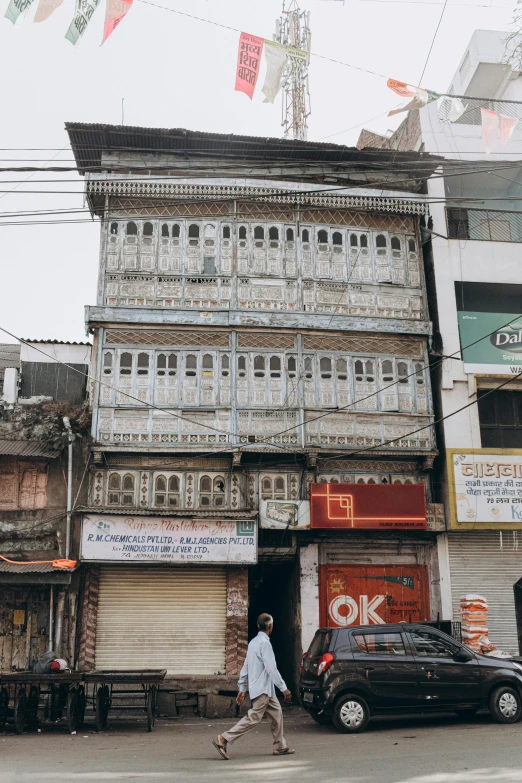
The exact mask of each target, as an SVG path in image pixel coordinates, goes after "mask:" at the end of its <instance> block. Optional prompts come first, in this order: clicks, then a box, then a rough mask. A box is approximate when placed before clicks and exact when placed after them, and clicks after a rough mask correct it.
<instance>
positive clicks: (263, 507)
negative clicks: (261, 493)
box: [259, 500, 310, 530]
mask: <svg viewBox="0 0 522 783" xmlns="http://www.w3.org/2000/svg"><path fill="white" fill-rule="evenodd" d="M259 519H260V522H261V527H267V528H271V529H272V530H307V529H308V528H309V527H310V503H309V501H308V500H262V501H261V502H260V504H259Z"/></svg>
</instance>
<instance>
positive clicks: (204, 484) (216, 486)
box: [199, 476, 225, 508]
mask: <svg viewBox="0 0 522 783" xmlns="http://www.w3.org/2000/svg"><path fill="white" fill-rule="evenodd" d="M199 505H200V506H201V507H207V508H208V507H214V508H220V507H223V506H224V505H225V480H224V478H223V476H215V477H214V478H213V479H212V478H211V477H210V476H201V478H200V480H199Z"/></svg>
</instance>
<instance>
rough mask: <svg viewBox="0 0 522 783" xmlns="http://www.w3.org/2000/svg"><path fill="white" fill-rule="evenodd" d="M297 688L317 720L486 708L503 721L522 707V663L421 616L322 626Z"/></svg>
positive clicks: (350, 726) (360, 723) (346, 725)
mask: <svg viewBox="0 0 522 783" xmlns="http://www.w3.org/2000/svg"><path fill="white" fill-rule="evenodd" d="M299 691H300V696H301V703H302V705H303V707H304V708H305V709H306V710H307V712H309V713H310V715H311V716H312V717H313V718H314V720H315V721H317V723H330V722H332V721H333V723H334V726H335V727H336V728H337V729H339V731H343V732H346V733H353V732H357V731H362V730H363V729H364V728H365V727H366V725H367V724H368V721H369V720H370V717H371V716H372V715H377V714H386V713H389V714H391V713H395V714H396V713H405V712H416V713H419V712H435V711H437V710H438V711H453V712H457V713H458V714H460V715H464V716H472V715H474V713H475V712H476V711H477V710H478V709H481V708H488V709H489V710H490V712H491V715H492V716H493V718H494V720H496V721H497V722H498V723H515V722H516V721H517V720H519V718H520V715H521V712H522V666H520V665H519V664H517V663H514V662H511V661H509V660H506V659H501V658H490V657H488V656H484V655H478V654H477V653H475V652H473V651H472V650H470V649H469V648H467V647H464V646H463V645H461V644H459V643H458V642H456V641H455V639H452V638H451V637H450V636H447V635H446V634H445V633H442V631H438V630H436V629H434V628H431V627H429V626H426V625H421V624H416V623H400V624H399V625H371V626H368V625H365V626H358V627H350V628H321V629H320V630H318V631H317V632H316V634H315V636H314V638H313V641H312V643H311V645H310V647H309V649H308V652H306V653H305V655H303V660H302V663H301V678H300V681H299Z"/></svg>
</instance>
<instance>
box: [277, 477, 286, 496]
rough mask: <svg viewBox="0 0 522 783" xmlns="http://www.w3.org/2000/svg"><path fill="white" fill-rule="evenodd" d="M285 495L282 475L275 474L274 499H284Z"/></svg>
mask: <svg viewBox="0 0 522 783" xmlns="http://www.w3.org/2000/svg"><path fill="white" fill-rule="evenodd" d="M285 495H286V491H285V480H284V478H283V477H282V476H277V478H276V479H275V481H274V499H275V500H284V499H285Z"/></svg>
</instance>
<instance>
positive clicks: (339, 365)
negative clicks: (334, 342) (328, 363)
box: [335, 359, 348, 381]
mask: <svg viewBox="0 0 522 783" xmlns="http://www.w3.org/2000/svg"><path fill="white" fill-rule="evenodd" d="M335 371H336V373H337V379H338V380H339V381H346V380H348V363H347V361H346V359H337V361H336V362H335Z"/></svg>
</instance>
